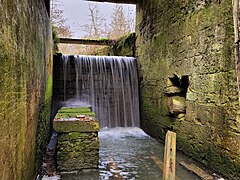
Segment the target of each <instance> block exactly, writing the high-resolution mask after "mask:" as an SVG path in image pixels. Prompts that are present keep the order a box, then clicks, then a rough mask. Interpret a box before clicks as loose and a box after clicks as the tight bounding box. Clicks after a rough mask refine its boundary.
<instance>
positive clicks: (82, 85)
mask: <svg viewBox="0 0 240 180" xmlns="http://www.w3.org/2000/svg"><path fill="white" fill-rule="evenodd" d="M72 57H73V58H74V63H72V65H71V63H70V59H71V57H70V56H68V55H63V56H62V61H63V62H62V64H63V76H64V87H63V88H64V101H67V100H69V98H68V94H69V90H68V89H67V84H69V83H73V82H72V81H69V79H71V78H69V77H70V76H72V71H75V75H74V78H75V83H74V84H75V86H74V88H75V90H74V97H71V98H74V99H75V100H77V101H79V102H81V103H88V104H90V105H91V106H92V109H93V111H94V112H95V113H96V115H97V117H98V119H99V122H100V127H108V128H111V127H139V94H138V74H137V64H136V59H135V58H132V57H116V56H80V55H75V56H72ZM72 66H74V67H72ZM75 104H76V103H75ZM65 105H66V106H71V104H66V102H65ZM76 106H77V105H76Z"/></svg>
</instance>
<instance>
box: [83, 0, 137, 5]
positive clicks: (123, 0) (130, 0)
mask: <svg viewBox="0 0 240 180" xmlns="http://www.w3.org/2000/svg"><path fill="white" fill-rule="evenodd" d="M85 1H95V2H110V3H122V4H138V3H139V1H140V0H85Z"/></svg>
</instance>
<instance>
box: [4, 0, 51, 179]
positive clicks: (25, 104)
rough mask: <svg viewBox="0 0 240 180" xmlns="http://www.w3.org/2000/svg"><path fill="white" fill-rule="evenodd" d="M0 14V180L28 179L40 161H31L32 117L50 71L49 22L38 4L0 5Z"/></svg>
mask: <svg viewBox="0 0 240 180" xmlns="http://www.w3.org/2000/svg"><path fill="white" fill-rule="evenodd" d="M0 10H1V13H0V24H1V28H0V64H1V67H0V94H1V96H0V121H1V127H0V137H1V138H0V142H1V145H2V148H1V149H0V166H1V169H0V177H1V179H13V180H14V179H33V177H34V175H35V173H36V166H35V162H36V161H37V159H38V158H41V157H36V158H37V159H36V158H35V153H36V149H35V147H36V146H38V145H37V144H36V143H40V142H38V141H36V134H37V133H38V132H39V131H38V129H37V125H38V123H39V121H38V120H39V119H38V116H39V113H38V112H39V107H40V105H41V104H42V103H43V102H44V91H45V83H46V80H47V76H48V75H49V74H48V72H47V70H48V68H49V67H51V64H50V63H49V57H50V45H51V29H50V23H49V17H48V14H47V11H46V8H45V4H44V1H43V0H40V1H33V0H27V1H23V0H19V1H0ZM46 133H47V132H46ZM42 140H43V139H42Z"/></svg>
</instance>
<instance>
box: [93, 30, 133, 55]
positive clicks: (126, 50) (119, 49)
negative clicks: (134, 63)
mask: <svg viewBox="0 0 240 180" xmlns="http://www.w3.org/2000/svg"><path fill="white" fill-rule="evenodd" d="M135 41H136V34H135V33H129V34H127V35H125V36H123V37H121V38H119V39H118V40H117V41H116V42H115V43H114V44H113V45H111V46H108V47H104V48H98V49H96V51H95V52H94V53H93V54H94V55H97V56H129V57H134V56H135Z"/></svg>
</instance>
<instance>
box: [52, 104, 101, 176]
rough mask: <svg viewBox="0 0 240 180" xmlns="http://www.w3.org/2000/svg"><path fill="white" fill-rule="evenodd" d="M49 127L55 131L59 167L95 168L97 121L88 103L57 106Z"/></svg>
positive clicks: (72, 169)
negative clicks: (76, 106)
mask: <svg viewBox="0 0 240 180" xmlns="http://www.w3.org/2000/svg"><path fill="white" fill-rule="evenodd" d="M53 128H54V130H55V131H56V132H57V133H58V145H57V164H58V169H59V171H66V172H71V171H81V170H83V169H96V168H98V160H99V139H98V131H99V124H98V120H97V119H96V117H95V114H94V113H93V112H91V109H90V108H89V107H81V108H61V109H60V110H59V111H58V113H57V115H56V117H55V119H54V121H53Z"/></svg>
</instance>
